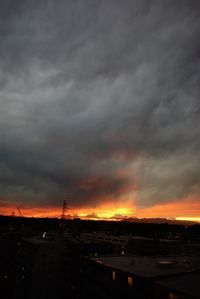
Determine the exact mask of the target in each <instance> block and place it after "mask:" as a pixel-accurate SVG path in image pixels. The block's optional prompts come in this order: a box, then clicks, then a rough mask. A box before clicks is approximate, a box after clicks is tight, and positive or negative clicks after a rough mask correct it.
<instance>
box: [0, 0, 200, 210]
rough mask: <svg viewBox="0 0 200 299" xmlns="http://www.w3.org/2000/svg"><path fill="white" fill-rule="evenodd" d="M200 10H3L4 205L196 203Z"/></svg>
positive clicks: (139, 5)
mask: <svg viewBox="0 0 200 299" xmlns="http://www.w3.org/2000/svg"><path fill="white" fill-rule="evenodd" d="M199 15H200V1H199V0H196V1H195V0H187V1H186V0H180V1H179V0H152V1H143V0H130V1H128V0H124V1H121V0H103V1H99V0H84V1H83V0H71V1H70V0H57V1H56V0H54V1H53V0H46V1H45V0H43V1H35V0H32V1H31V0H30V1H28V0H27V1H25V0H18V1H16V0H2V1H1V2H0V205H2V206H3V205H5V204H12V203H16V202H17V203H18V204H21V205H27V206H29V205H30V206H47V205H55V206H57V205H60V202H61V201H62V199H64V198H67V200H68V202H69V204H70V205H72V206H82V207H84V206H91V207H95V206H98V205H99V204H101V203H103V202H108V201H110V202H118V201H119V202H123V201H124V200H125V198H127V196H128V197H129V199H130V198H132V200H133V204H134V205H135V206H137V207H139V208H143V207H150V206H153V205H155V204H158V203H165V202H173V201H177V200H180V201H181V200H183V199H185V198H196V199H197V200H198V199H199V194H200V18H199Z"/></svg>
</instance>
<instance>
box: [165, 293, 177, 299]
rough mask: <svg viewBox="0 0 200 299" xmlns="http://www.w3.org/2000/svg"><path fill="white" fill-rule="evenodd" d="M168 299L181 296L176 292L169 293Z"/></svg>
mask: <svg viewBox="0 0 200 299" xmlns="http://www.w3.org/2000/svg"><path fill="white" fill-rule="evenodd" d="M168 299H179V297H178V296H177V295H176V294H173V293H169V294H168Z"/></svg>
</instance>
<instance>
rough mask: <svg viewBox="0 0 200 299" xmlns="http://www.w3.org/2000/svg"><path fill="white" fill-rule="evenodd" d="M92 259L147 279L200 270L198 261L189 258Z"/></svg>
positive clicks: (126, 257)
mask: <svg viewBox="0 0 200 299" xmlns="http://www.w3.org/2000/svg"><path fill="white" fill-rule="evenodd" d="M90 259H91V260H94V261H96V262H98V263H101V264H103V265H105V266H107V267H111V268H114V269H118V270H121V271H125V272H129V273H131V274H135V275H137V276H141V277H147V278H151V277H152V278H153V277H155V278H156V277H162V276H167V275H171V274H178V273H187V272H192V271H195V270H197V269H199V268H200V266H199V263H198V264H197V259H195V258H192V257H188V256H184V257H180V256H170V257H169V256H168V257H140V256H109V257H108V256H105V257H98V258H90Z"/></svg>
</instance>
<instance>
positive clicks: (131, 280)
mask: <svg viewBox="0 0 200 299" xmlns="http://www.w3.org/2000/svg"><path fill="white" fill-rule="evenodd" d="M128 285H129V286H132V285H133V277H132V276H128Z"/></svg>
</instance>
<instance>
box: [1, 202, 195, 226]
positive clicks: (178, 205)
mask: <svg viewBox="0 0 200 299" xmlns="http://www.w3.org/2000/svg"><path fill="white" fill-rule="evenodd" d="M61 209H62V207H49V208H46V207H26V208H25V207H24V208H23V207H21V213H22V216H25V217H38V218H39V217H42V218H43V217H50V218H53V217H56V218H59V217H60V216H61ZM12 212H14V213H15V216H19V213H18V211H17V206H4V207H2V206H1V208H0V214H1V215H7V216H10V215H12ZM68 216H69V218H70V217H71V218H81V219H94V220H95V219H96V220H100V219H108V220H120V219H123V218H125V217H126V218H129V217H137V218H174V219H177V220H191V221H199V222H200V202H199V200H197V199H196V200H194V199H187V200H179V201H175V202H170V203H165V204H157V205H154V206H151V207H147V208H137V207H134V206H133V203H132V202H131V201H130V200H127V201H125V202H123V205H122V203H116V204H115V203H113V202H112V203H107V204H104V205H99V206H97V207H94V208H89V207H85V208H81V207H80V208H77V207H70V208H69V215H68Z"/></svg>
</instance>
